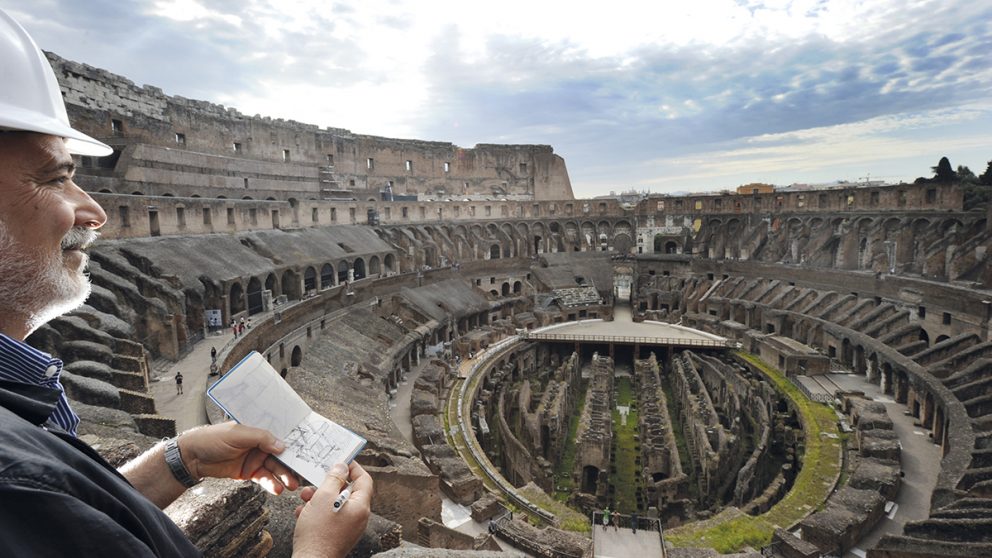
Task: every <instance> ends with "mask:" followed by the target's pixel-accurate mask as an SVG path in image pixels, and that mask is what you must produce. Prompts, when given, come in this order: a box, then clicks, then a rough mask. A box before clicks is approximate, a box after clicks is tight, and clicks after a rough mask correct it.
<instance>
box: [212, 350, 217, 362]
mask: <svg viewBox="0 0 992 558" xmlns="http://www.w3.org/2000/svg"><path fill="white" fill-rule="evenodd" d="M210 362H217V347H210Z"/></svg>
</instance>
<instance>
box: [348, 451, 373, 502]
mask: <svg viewBox="0 0 992 558" xmlns="http://www.w3.org/2000/svg"><path fill="white" fill-rule="evenodd" d="M349 469H350V471H349V473H350V475H351V494H352V497H353V498H355V499H356V500H358V501H359V502H361V503H362V504H368V503H370V502H371V501H372V491H373V483H372V476H371V475H369V474H368V472H366V471H365V469H363V468H362V466H361V465H359V464H358V462H357V461H352V462H351V466H350V467H349Z"/></svg>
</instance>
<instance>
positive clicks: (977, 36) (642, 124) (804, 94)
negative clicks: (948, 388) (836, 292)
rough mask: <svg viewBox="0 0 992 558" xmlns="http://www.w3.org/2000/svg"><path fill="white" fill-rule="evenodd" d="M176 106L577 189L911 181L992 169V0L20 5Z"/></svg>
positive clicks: (305, 0)
mask: <svg viewBox="0 0 992 558" xmlns="http://www.w3.org/2000/svg"><path fill="white" fill-rule="evenodd" d="M0 7H3V8H4V9H6V10H7V11H9V12H10V13H11V14H12V15H13V16H14V17H15V18H16V19H18V20H19V21H20V22H21V24H22V25H24V26H25V27H26V28H27V29H28V30H29V32H31V33H32V35H33V36H34V37H35V40H36V41H37V42H38V43H39V45H40V46H41V47H42V48H44V49H46V50H51V51H54V52H56V53H58V54H59V55H61V56H64V57H66V58H69V59H72V60H76V61H80V62H85V63H88V64H91V65H93V66H98V67H101V68H106V69H108V70H110V71H112V72H115V73H118V74H122V75H124V76H126V77H128V78H130V79H131V80H133V81H134V82H136V83H138V84H151V85H156V86H159V87H161V88H162V89H164V90H165V92H166V93H168V94H172V95H182V96H185V97H190V98H196V99H204V100H209V101H213V102H217V103H222V104H224V105H228V106H233V107H235V108H237V109H239V110H240V111H242V112H244V113H247V114H256V113H258V114H262V115H266V116H273V117H283V118H292V119H295V120H299V121H302V122H308V123H313V124H318V125H321V126H334V127H341V128H348V129H350V130H352V131H353V132H356V133H362V134H372V135H380V136H387V137H398V138H417V139H426V140H437V141H450V142H453V143H455V144H457V145H460V146H463V147H471V146H473V145H475V144H476V143H540V144H550V145H552V146H553V147H554V148H555V151H556V152H557V153H558V154H560V155H562V156H563V157H564V158H565V161H566V163H567V165H568V169H569V174H570V176H571V179H572V185H573V189H574V190H575V193H576V195H577V196H582V197H586V196H594V195H600V194H605V193H609V191H611V190H616V191H621V190H628V189H637V190H650V191H652V192H672V191H711V190H720V189H725V188H734V187H736V186H738V185H740V184H744V183H749V182H771V183H775V184H780V185H785V184H791V183H795V182H800V183H823V182H831V181H835V180H843V179H847V180H852V181H853V180H859V179H860V180H864V179H865V177H867V176H870V177H871V179H872V180H875V179H881V180H887V181H892V182H897V181H899V180H906V181H911V180H913V179H914V178H915V177H917V176H921V175H928V176H929V175H930V174H931V173H930V167H931V166H933V165H936V164H937V160H938V159H939V158H940V157H941V156H947V157H949V158H950V161H951V164H952V165H953V166H955V167H956V166H957V165H967V166H969V167H970V168H971V169H972V170H973V171H974V172H975V173H976V174H980V173H981V172H982V171H984V170H985V167H986V163H987V162H988V161H989V160H992V25H990V23H989V22H990V21H992V3H990V2H989V1H988V0H977V1H976V0H936V1H929V0H868V1H854V0H839V1H833V0H829V1H815V0H796V1H788V0H769V1H764V2H762V1H758V0H736V1H735V0H691V1H688V0H683V1H676V0H670V1H655V2H648V1H647V0H641V1H628V0H612V1H609V2H582V1H578V0H571V1H550V0H548V1H545V0H527V1H520V0H502V1H500V2H472V1H464V0H461V1H457V0H423V1H420V2H413V1H406V0H361V1H358V0H355V1H352V0H343V1H340V2H328V1H318V0H278V1H277V0H147V1H138V0H86V1H78V0H0Z"/></svg>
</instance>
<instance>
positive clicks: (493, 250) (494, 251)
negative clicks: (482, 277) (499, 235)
mask: <svg viewBox="0 0 992 558" xmlns="http://www.w3.org/2000/svg"><path fill="white" fill-rule="evenodd" d="M489 259H490V260H498V259H499V244H493V245H492V246H490V247H489Z"/></svg>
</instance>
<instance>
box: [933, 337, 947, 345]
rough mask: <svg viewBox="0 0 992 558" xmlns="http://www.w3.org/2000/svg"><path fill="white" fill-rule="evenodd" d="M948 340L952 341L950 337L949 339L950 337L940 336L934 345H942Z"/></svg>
mask: <svg viewBox="0 0 992 558" xmlns="http://www.w3.org/2000/svg"><path fill="white" fill-rule="evenodd" d="M948 339H950V337H948V336H946V335H938V336H937V340H936V341H935V342H934V343H935V344H936V343H942V342H944V341H947V340H948Z"/></svg>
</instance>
